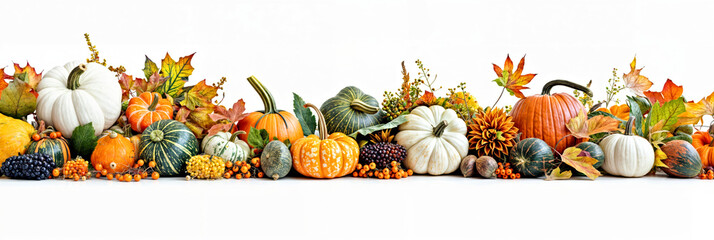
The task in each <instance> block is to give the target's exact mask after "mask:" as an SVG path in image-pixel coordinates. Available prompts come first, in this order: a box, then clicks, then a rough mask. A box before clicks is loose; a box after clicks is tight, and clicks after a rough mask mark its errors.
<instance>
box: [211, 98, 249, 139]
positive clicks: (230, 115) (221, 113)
mask: <svg viewBox="0 0 714 240" xmlns="http://www.w3.org/2000/svg"><path fill="white" fill-rule="evenodd" d="M208 116H209V117H211V120H213V121H216V122H218V121H221V123H218V124H216V125H213V126H212V127H211V128H210V129H209V130H208V135H213V134H216V133H218V132H221V131H226V132H227V131H230V130H231V128H232V127H233V124H234V123H237V122H238V121H240V120H242V119H243V118H245V117H246V116H248V113H245V102H244V101H243V99H240V100H238V101H237V102H235V103H234V104H233V107H232V108H230V109H226V107H224V106H218V107H217V108H216V109H215V111H214V113H212V114H209V115H208ZM222 120H226V121H222Z"/></svg>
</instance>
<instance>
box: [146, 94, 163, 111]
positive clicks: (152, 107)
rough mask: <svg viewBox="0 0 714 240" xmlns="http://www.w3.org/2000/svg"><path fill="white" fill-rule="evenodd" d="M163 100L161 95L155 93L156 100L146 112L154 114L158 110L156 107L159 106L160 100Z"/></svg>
mask: <svg viewBox="0 0 714 240" xmlns="http://www.w3.org/2000/svg"><path fill="white" fill-rule="evenodd" d="M160 98H161V95H159V93H154V100H152V101H151V104H150V105H149V107H148V108H146V110H149V111H150V112H153V111H155V110H156V105H158V104H159V99H160Z"/></svg>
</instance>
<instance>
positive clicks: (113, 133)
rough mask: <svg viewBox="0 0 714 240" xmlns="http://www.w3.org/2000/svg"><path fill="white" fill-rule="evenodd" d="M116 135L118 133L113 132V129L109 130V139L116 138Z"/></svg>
mask: <svg viewBox="0 0 714 240" xmlns="http://www.w3.org/2000/svg"><path fill="white" fill-rule="evenodd" d="M118 136H119V134H118V133H117V132H115V131H110V132H109V138H111V139H115V138H117V137H118Z"/></svg>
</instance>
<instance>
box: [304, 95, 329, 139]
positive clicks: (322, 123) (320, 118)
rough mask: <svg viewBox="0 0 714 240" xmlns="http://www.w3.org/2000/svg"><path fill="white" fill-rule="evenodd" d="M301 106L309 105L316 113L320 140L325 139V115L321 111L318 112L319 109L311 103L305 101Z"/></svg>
mask: <svg viewBox="0 0 714 240" xmlns="http://www.w3.org/2000/svg"><path fill="white" fill-rule="evenodd" d="M303 107H309V108H312V109H313V110H315V113H316V114H317V120H318V121H319V122H320V124H319V127H320V140H325V139H327V123H325V116H322V112H320V109H319V108H317V106H315V105H313V104H312V103H306V104H305V105H304V106H303Z"/></svg>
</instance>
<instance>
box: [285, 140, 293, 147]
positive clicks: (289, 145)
mask: <svg viewBox="0 0 714 240" xmlns="http://www.w3.org/2000/svg"><path fill="white" fill-rule="evenodd" d="M283 144H285V146H287V147H288V149H290V147H291V146H292V143H290V139H285V141H283Z"/></svg>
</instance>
